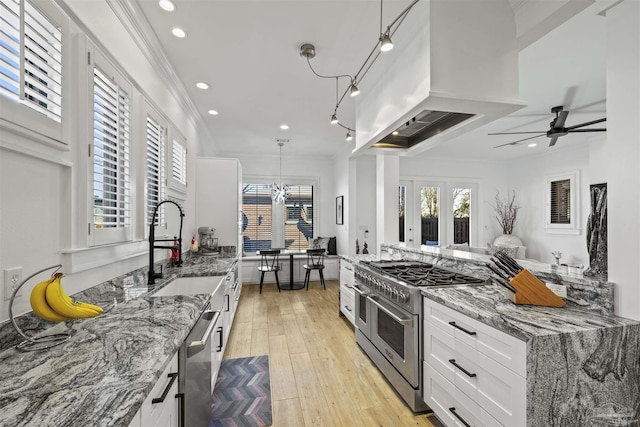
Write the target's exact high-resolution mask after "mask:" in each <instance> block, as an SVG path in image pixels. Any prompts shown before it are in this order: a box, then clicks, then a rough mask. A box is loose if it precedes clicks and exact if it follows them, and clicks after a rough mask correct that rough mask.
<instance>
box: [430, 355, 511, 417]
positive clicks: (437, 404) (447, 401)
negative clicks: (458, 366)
mask: <svg viewBox="0 0 640 427" xmlns="http://www.w3.org/2000/svg"><path fill="white" fill-rule="evenodd" d="M423 369H424V396H425V399H424V401H425V402H426V404H427V405H429V407H430V408H431V409H432V410H433V412H434V413H435V414H436V416H437V417H438V419H439V420H440V421H442V423H443V424H444V425H446V426H448V427H451V426H455V427H465V424H464V423H467V425H470V426H474V427H503V425H502V424H501V423H500V422H499V421H498V420H496V419H495V418H493V417H492V416H491V415H489V414H488V413H487V412H486V411H485V410H483V409H482V408H481V407H480V406H478V405H477V404H476V403H475V402H473V401H472V400H471V399H469V397H468V396H466V395H465V394H464V393H462V392H461V391H460V390H458V389H457V388H456V387H455V386H454V385H453V384H451V383H450V382H449V381H447V380H446V379H445V378H444V377H443V376H442V375H440V374H439V373H438V372H437V371H436V370H434V369H433V368H432V367H431V366H430V365H429V364H428V363H424V364H423ZM509 425H513V426H515V425H521V424H509ZM522 425H523V424H522Z"/></svg>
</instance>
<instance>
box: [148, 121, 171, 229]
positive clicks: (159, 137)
mask: <svg viewBox="0 0 640 427" xmlns="http://www.w3.org/2000/svg"><path fill="white" fill-rule="evenodd" d="M166 134H167V130H166V127H164V126H162V125H160V123H159V122H158V121H157V120H155V119H154V118H153V117H151V116H147V179H146V186H145V196H146V197H145V200H146V215H145V218H146V221H145V225H146V226H147V227H148V226H149V224H151V221H152V219H151V217H152V215H153V211H154V209H155V207H156V205H157V204H158V203H160V202H161V201H162V200H164V198H165V197H164V174H165V139H166ZM164 223H165V218H164V205H162V206H160V209H159V210H158V213H157V216H156V219H155V223H154V224H153V225H154V226H162V225H164Z"/></svg>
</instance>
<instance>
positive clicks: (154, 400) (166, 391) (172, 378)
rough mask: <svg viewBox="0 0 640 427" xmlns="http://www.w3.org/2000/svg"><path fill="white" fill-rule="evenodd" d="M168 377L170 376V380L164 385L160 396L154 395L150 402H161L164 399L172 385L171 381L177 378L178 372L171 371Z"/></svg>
mask: <svg viewBox="0 0 640 427" xmlns="http://www.w3.org/2000/svg"><path fill="white" fill-rule="evenodd" d="M168 377H169V378H171V381H169V384H167V386H166V387H165V389H164V391H163V392H162V396H160V397H154V398H153V399H152V400H151V403H162V402H164V399H166V398H167V394H169V390H171V387H172V386H173V383H174V382H176V379H177V378H178V373H177V372H172V373H170V374H169V375H168Z"/></svg>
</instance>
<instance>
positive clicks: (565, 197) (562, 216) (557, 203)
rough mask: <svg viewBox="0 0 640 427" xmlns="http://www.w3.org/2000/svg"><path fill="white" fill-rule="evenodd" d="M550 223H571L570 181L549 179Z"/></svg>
mask: <svg viewBox="0 0 640 427" xmlns="http://www.w3.org/2000/svg"><path fill="white" fill-rule="evenodd" d="M550 185H551V188H550V192H551V204H550V219H551V224H570V223H571V181H570V180H569V179H563V180H560V181H551V183H550Z"/></svg>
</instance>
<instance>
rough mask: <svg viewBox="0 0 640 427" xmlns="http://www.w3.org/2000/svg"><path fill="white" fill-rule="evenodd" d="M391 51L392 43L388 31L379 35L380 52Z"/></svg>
mask: <svg viewBox="0 0 640 427" xmlns="http://www.w3.org/2000/svg"><path fill="white" fill-rule="evenodd" d="M391 49H393V42H392V41H391V37H389V31H387V32H386V33H384V34H382V35H380V50H381V51H382V52H389V51H390V50H391Z"/></svg>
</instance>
